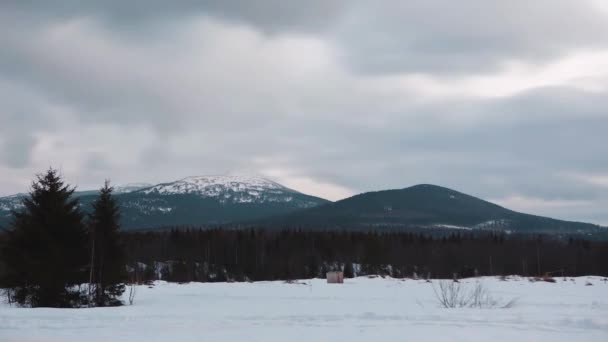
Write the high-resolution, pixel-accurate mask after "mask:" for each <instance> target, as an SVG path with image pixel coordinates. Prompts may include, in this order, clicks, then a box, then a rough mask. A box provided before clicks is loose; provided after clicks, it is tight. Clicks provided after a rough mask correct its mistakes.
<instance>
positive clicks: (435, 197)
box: [261, 184, 606, 234]
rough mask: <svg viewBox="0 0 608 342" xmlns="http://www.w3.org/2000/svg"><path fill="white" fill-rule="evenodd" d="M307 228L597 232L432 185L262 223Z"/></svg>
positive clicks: (365, 196) (346, 201) (593, 227)
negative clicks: (464, 228) (455, 227)
mask: <svg viewBox="0 0 608 342" xmlns="http://www.w3.org/2000/svg"><path fill="white" fill-rule="evenodd" d="M261 224H264V225H266V226H277V227H303V228H307V229H348V230H359V231H367V230H375V231H386V230H392V231H412V229H415V228H421V227H429V226H438V227H440V226H441V225H452V226H460V227H467V228H475V229H480V230H491V231H505V230H510V231H514V232H528V233H530V232H535V233H549V234H567V233H575V232H586V233H601V232H602V231H606V229H603V230H602V229H601V228H600V227H599V226H597V225H593V224H589V223H580V222H569V221H562V220H555V219H551V218H547V217H540V216H534V215H528V214H522V213H518V212H515V211H512V210H509V209H506V208H503V207H501V206H498V205H496V204H493V203H490V202H487V201H484V200H481V199H479V198H476V197H473V196H469V195H466V194H463V193H460V192H458V191H454V190H451V189H448V188H444V187H440V186H436V185H428V184H422V185H416V186H412V187H409V188H405V189H399V190H385V191H376V192H368V193H364V194H360V195H356V196H353V197H350V198H347V199H344V200H341V201H338V202H334V203H328V204H324V205H320V206H317V207H314V208H311V209H307V210H302V211H298V212H295V213H291V214H288V215H285V216H281V217H275V218H270V219H267V220H264V221H263V222H261Z"/></svg>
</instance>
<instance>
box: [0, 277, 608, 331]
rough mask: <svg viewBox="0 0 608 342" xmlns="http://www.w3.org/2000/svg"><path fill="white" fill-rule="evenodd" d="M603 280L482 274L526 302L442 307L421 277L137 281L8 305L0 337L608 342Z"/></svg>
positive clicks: (499, 293) (1, 313)
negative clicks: (106, 293) (56, 304)
mask: <svg viewBox="0 0 608 342" xmlns="http://www.w3.org/2000/svg"><path fill="white" fill-rule="evenodd" d="M601 279H602V278H600V277H580V278H574V279H573V280H571V279H570V278H568V279H567V280H562V279H561V278H560V279H557V283H546V282H529V281H528V280H526V279H521V278H518V279H509V280H507V281H501V280H499V279H497V278H483V279H481V281H482V282H483V284H484V286H485V287H486V288H487V289H488V290H489V291H490V293H491V294H492V295H493V296H494V297H495V298H496V299H503V300H510V299H513V298H517V299H518V300H517V302H516V304H515V306H514V307H512V308H509V309H502V308H494V309H470V308H469V309H443V308H440V307H438V304H437V301H436V299H435V297H434V294H433V289H432V286H433V285H432V283H427V282H425V281H423V280H405V281H403V280H397V279H382V278H376V279H368V278H356V279H347V280H346V282H345V284H342V285H340V284H326V283H325V281H323V280H321V279H315V280H312V281H311V280H304V281H300V282H298V283H292V284H288V283H285V282H257V283H191V284H185V285H179V284H170V283H164V282H158V283H156V285H155V286H154V287H153V288H148V287H147V286H139V287H137V296H136V299H135V304H134V305H133V306H125V307H118V308H94V309H49V308H38V309H23V308H15V307H9V306H8V305H6V304H2V305H0V341H2V342H28V341H87V342H89V341H104V342H107V341H129V342H138V341H175V342H178V341H228V342H231V341H264V342H273V341H290V342H291V341H295V342H298V341H306V342H311V341H349V342H353V341H418V340H423V341H483V342H487V341H509V342H514V341H551V342H559V341H568V342H573V341H608V296H607V295H608V284H607V283H606V282H605V281H602V280H601ZM464 281H465V282H475V281H478V280H474V279H469V280H464ZM433 282H434V283H435V284H437V281H433ZM587 282H590V283H592V284H593V285H592V286H586V283H587Z"/></svg>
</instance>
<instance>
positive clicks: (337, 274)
mask: <svg viewBox="0 0 608 342" xmlns="http://www.w3.org/2000/svg"><path fill="white" fill-rule="evenodd" d="M327 283H328V284H342V283H344V272H342V271H332V272H327Z"/></svg>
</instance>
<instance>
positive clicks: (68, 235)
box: [2, 169, 89, 307]
mask: <svg viewBox="0 0 608 342" xmlns="http://www.w3.org/2000/svg"><path fill="white" fill-rule="evenodd" d="M73 192H74V189H73V188H70V187H69V186H68V185H66V184H64V182H63V181H62V179H61V177H60V176H59V175H58V173H57V171H56V170H53V169H49V170H48V171H47V172H46V173H45V174H43V175H39V176H38V177H37V180H36V181H35V182H33V184H32V190H31V192H30V194H29V196H28V197H26V198H25V199H24V200H23V205H24V210H22V211H19V212H14V213H13V222H12V224H11V229H10V230H9V231H8V232H7V237H6V244H5V247H4V248H3V250H2V257H3V259H4V262H5V265H6V266H5V267H6V273H5V277H4V279H3V283H4V286H6V287H8V288H9V289H10V290H9V291H8V295H9V301H11V302H14V303H17V304H19V305H23V306H31V307H39V306H45V307H73V306H79V305H80V304H81V300H82V299H83V298H82V295H81V292H80V291H78V289H77V287H76V285H79V284H81V283H84V282H86V280H87V265H88V260H89V258H88V248H87V235H86V230H85V226H84V224H83V213H82V212H81V211H80V209H79V204H78V201H77V200H75V199H73V198H72V194H73Z"/></svg>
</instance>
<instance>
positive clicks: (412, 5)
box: [336, 0, 608, 73]
mask: <svg viewBox="0 0 608 342" xmlns="http://www.w3.org/2000/svg"><path fill="white" fill-rule="evenodd" d="M363 4H365V5H361V6H359V7H356V8H355V9H354V10H353V11H351V15H350V17H349V19H348V20H344V21H343V22H342V25H341V26H340V29H339V30H337V34H336V40H337V42H338V44H340V45H341V46H342V47H343V48H344V51H345V52H344V59H345V61H346V62H348V63H349V64H350V65H352V66H353V67H354V68H355V69H357V70H360V71H362V72H374V73H376V72H381V73H391V72H422V73H425V72H428V73H462V72H471V71H474V72H479V71H483V70H492V69H497V68H499V67H501V66H502V63H504V62H507V61H512V60H519V61H530V62H541V61H544V60H547V59H552V58H556V57H559V56H561V55H563V54H566V53H568V52H569V51H571V50H572V49H577V48H580V49H588V48H597V47H605V46H607V44H608V16H607V15H606V14H605V13H602V12H601V11H599V10H598V9H597V8H595V7H593V6H592V4H591V2H589V1H571V0H558V1H555V0H541V1H525V0H516V1H484V0H467V1H441V0H430V1H397V0H396V1H379V2H363Z"/></svg>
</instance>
